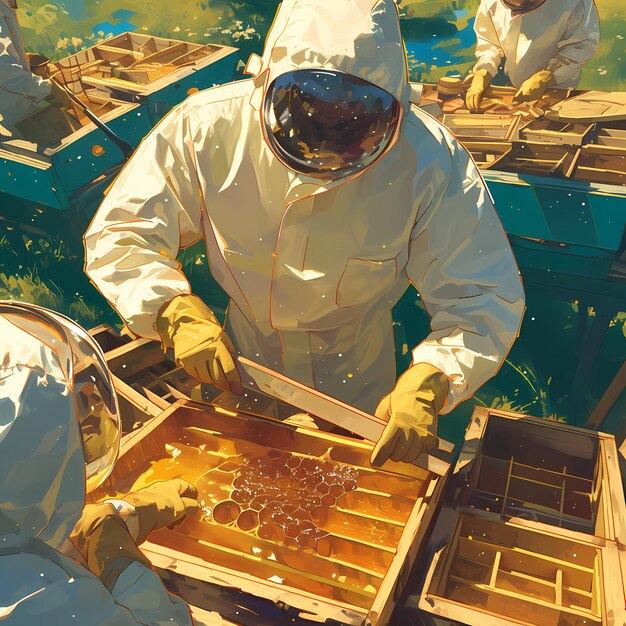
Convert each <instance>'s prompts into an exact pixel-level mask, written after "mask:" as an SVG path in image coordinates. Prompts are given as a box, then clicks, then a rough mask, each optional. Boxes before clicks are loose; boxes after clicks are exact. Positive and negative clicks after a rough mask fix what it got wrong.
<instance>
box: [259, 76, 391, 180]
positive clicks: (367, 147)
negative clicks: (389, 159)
mask: <svg viewBox="0 0 626 626" xmlns="http://www.w3.org/2000/svg"><path fill="white" fill-rule="evenodd" d="M400 108H401V107H400V104H399V103H398V101H397V100H396V99H395V98H394V97H393V96H392V95H391V94H390V93H388V92H386V91H384V90H383V89H381V88H380V87H377V86H376V85H373V84H372V83H369V82H367V81H364V80H362V79H360V78H358V77H356V76H352V75H350V74H346V73H343V72H337V71H332V70H322V69H319V70H296V71H294V72H288V73H286V74H282V75H281V76H279V77H278V78H276V80H274V82H273V83H272V84H271V85H270V87H269V89H268V91H267V94H266V96H265V102H264V108H263V117H264V123H265V130H266V135H267V139H268V142H269V144H270V147H271V149H272V151H273V152H274V154H275V155H276V156H277V157H278V158H279V159H280V160H281V161H283V162H284V163H285V164H286V165H287V166H288V167H290V168H291V169H293V170H294V171H296V172H300V173H302V174H308V175H310V176H318V177H320V178H340V177H344V176H349V175H351V174H355V173H357V172H359V171H362V170H364V169H365V168H366V167H368V166H369V165H371V164H372V163H373V162H374V161H375V160H376V159H377V158H378V157H379V156H380V155H381V154H382V153H383V152H384V151H385V149H386V148H387V146H388V145H389V142H390V141H391V138H392V137H393V133H394V131H395V129H396V126H397V124H398V120H399V119H400Z"/></svg>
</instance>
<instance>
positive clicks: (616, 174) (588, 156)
mask: <svg viewBox="0 0 626 626" xmlns="http://www.w3.org/2000/svg"><path fill="white" fill-rule="evenodd" d="M625 136H626V134H625ZM601 139H602V140H603V142H604V145H595V144H589V145H586V146H583V148H582V150H581V153H580V156H579V158H578V160H577V163H576V168H575V170H574V172H573V177H574V178H575V179H576V180H585V181H589V182H595V183H606V184H609V185H622V186H623V185H626V145H625V146H624V147H617V146H615V145H606V142H607V140H608V141H609V142H614V140H615V139H617V137H615V136H611V137H608V136H606V135H602V136H601Z"/></svg>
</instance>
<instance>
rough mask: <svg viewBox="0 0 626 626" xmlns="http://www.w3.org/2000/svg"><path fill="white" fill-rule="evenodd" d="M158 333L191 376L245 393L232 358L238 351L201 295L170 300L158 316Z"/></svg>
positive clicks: (221, 387)
mask: <svg viewBox="0 0 626 626" xmlns="http://www.w3.org/2000/svg"><path fill="white" fill-rule="evenodd" d="M156 330H157V332H158V333H159V335H160V336H161V339H162V341H163V346H164V347H165V348H174V356H175V359H176V363H177V364H178V365H182V366H183V368H184V369H185V371H186V372H187V373H188V374H191V376H194V377H195V378H197V379H198V380H201V381H202V382H205V383H211V384H213V385H215V386H216V387H219V388H220V389H230V391H232V392H233V393H236V394H237V395H240V394H241V393H243V388H242V386H241V377H240V376H239V372H238V371H237V368H236V367H235V362H234V360H233V357H232V355H233V354H234V353H235V348H234V347H233V344H232V343H231V341H230V339H229V338H228V335H227V334H226V333H225V332H224V329H223V328H222V327H221V325H220V323H219V322H218V321H217V318H216V317H215V315H213V312H212V311H211V309H209V307H208V306H207V305H206V304H204V302H202V300H200V298H198V297H197V296H193V295H181V296H176V297H175V298H173V299H172V300H170V301H169V302H168V303H167V305H165V307H163V309H161V311H159V314H158V316H157V323H156Z"/></svg>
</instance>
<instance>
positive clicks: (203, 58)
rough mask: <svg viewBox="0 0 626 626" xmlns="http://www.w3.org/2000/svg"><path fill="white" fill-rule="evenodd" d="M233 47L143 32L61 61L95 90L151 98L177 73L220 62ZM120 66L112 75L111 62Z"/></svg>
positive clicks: (94, 47) (123, 35) (122, 36)
mask: <svg viewBox="0 0 626 626" xmlns="http://www.w3.org/2000/svg"><path fill="white" fill-rule="evenodd" d="M233 50H234V48H231V47H229V46H220V45H215V44H197V43H191V42H184V41H178V40H176V39H168V38H163V37H157V36H151V35H144V34H141V33H123V34H121V35H118V36H117V37H113V38H112V39H108V40H106V41H104V42H102V43H98V44H95V45H94V46H92V47H90V48H87V49H86V50H81V51H80V52H77V53H76V54H74V55H72V56H70V57H67V58H66V59H63V61H61V64H63V65H64V66H66V67H67V66H68V65H71V64H75V65H76V66H77V67H78V68H80V74H81V77H80V82H81V84H83V85H86V86H88V87H92V88H96V89H105V90H111V89H113V90H115V91H116V92H120V93H125V92H128V93H129V94H132V95H148V94H150V93H152V92H153V91H156V90H158V89H159V88H161V87H162V86H163V85H164V84H165V83H166V82H167V81H168V80H169V78H168V76H171V75H172V74H173V73H175V72H179V73H181V75H184V74H185V72H187V73H188V72H190V71H193V68H196V69H197V68H200V67H204V66H205V65H208V64H210V63H213V62H214V61H217V60H219V59H220V58H222V57H224V56H226V55H228V54H230V53H231V52H233ZM111 62H116V63H118V64H119V75H118V76H113V75H112V73H111V69H110V67H109V65H108V64H109V63H111Z"/></svg>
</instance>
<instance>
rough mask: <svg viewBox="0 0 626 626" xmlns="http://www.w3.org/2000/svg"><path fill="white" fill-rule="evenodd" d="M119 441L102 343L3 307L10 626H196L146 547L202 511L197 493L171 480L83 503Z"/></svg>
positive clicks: (3, 616) (48, 316)
mask: <svg viewBox="0 0 626 626" xmlns="http://www.w3.org/2000/svg"><path fill="white" fill-rule="evenodd" d="M119 437H120V428H119V416H118V412H117V400H116V397H115V392H114V390H113V387H112V384H111V379H110V377H109V374H108V371H107V369H106V365H105V362H104V357H103V355H102V352H101V350H100V348H99V347H98V346H97V344H96V343H95V341H94V340H93V339H91V338H90V336H89V335H88V334H87V333H86V332H85V331H84V330H83V329H82V328H80V327H79V326H78V325H76V324H75V323H74V322H71V321H70V320H68V319H67V318H65V317H63V316H60V315H58V314H55V313H53V312H51V311H47V310H46V309H42V308H39V307H34V306H28V305H22V304H17V303H12V302H0V622H2V624H3V626H4V625H6V626H33V625H34V624H42V625H43V624H45V625H46V626H67V625H68V624H76V625H77V626H105V625H106V626H131V625H133V626H136V625H137V624H145V625H150V626H156V625H157V624H173V625H179V626H187V625H189V626H191V623H192V622H191V616H190V613H189V609H188V607H187V605H186V604H185V603H184V602H182V600H180V599H179V598H176V597H175V596H171V595H169V594H168V593H167V591H166V590H165V588H164V587H163V584H162V582H161V580H160V578H159V577H158V575H157V574H156V572H154V570H152V569H151V567H150V564H149V562H148V561H147V560H146V558H145V557H144V556H143V554H142V553H141V552H140V550H139V548H137V543H141V541H143V540H144V539H145V537H146V535H147V534H148V532H149V531H150V530H152V529H153V528H160V527H162V526H166V525H169V524H172V523H175V522H177V521H178V520H182V519H183V518H184V516H185V515H186V513H187V511H190V510H192V509H193V508H194V506H197V502H196V501H195V500H194V496H197V494H196V493H195V492H194V488H193V487H192V486H191V485H189V484H188V483H184V482H183V481H164V482H160V483H155V484H154V485H151V486H150V487H148V488H147V489H144V490H141V491H138V492H136V493H133V494H130V495H128V496H126V497H125V498H124V499H123V500H114V501H109V502H105V503H102V504H89V505H86V506H85V504H84V502H85V491H86V490H87V491H91V490H93V489H95V488H96V487H97V486H98V485H99V484H101V483H102V481H103V480H104V479H105V478H106V477H107V475H108V474H109V472H110V470H111V467H112V466H113V463H114V462H115V460H116V459H117V455H118V450H119ZM70 533H71V542H70V541H68V536H70ZM68 555H69V556H68ZM71 557H75V558H71ZM80 562H82V565H81V564H80Z"/></svg>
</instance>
